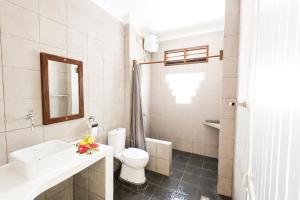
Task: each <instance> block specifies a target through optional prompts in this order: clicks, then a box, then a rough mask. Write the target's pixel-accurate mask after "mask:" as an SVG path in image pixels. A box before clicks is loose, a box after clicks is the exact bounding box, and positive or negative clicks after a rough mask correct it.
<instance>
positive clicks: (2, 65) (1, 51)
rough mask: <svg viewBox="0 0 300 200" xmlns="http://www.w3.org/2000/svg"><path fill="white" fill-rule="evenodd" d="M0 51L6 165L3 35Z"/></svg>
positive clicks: (0, 39)
mask: <svg viewBox="0 0 300 200" xmlns="http://www.w3.org/2000/svg"><path fill="white" fill-rule="evenodd" d="M1 28H2V27H1V23H0V30H1ZM0 49H1V55H0V56H1V71H2V77H1V78H2V95H3V115H4V116H3V120H4V140H5V160H6V163H7V161H8V147H7V131H6V129H7V126H6V107H5V98H4V93H5V89H4V70H3V69H4V68H3V45H2V33H0Z"/></svg>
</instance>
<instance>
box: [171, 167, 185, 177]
mask: <svg viewBox="0 0 300 200" xmlns="http://www.w3.org/2000/svg"><path fill="white" fill-rule="evenodd" d="M183 173H184V171H183V170H178V169H172V172H171V175H170V178H175V179H178V180H180V179H181V178H182V176H183Z"/></svg>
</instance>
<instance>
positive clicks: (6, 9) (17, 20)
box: [0, 0, 39, 41]
mask: <svg viewBox="0 0 300 200" xmlns="http://www.w3.org/2000/svg"><path fill="white" fill-rule="evenodd" d="M26 2H27V1H26ZM0 3H1V5H0V15H1V17H0V20H1V32H4V33H8V34H11V35H15V36H18V37H22V38H26V39H29V40H33V41H39V18H38V14H37V13H34V12H31V11H29V10H27V9H24V8H23V7H20V6H18V5H16V4H12V3H9V2H7V1H4V0H2V1H0ZM18 3H20V4H21V5H24V4H26V3H24V2H22V1H18ZM28 3H30V1H28ZM30 4H31V3H30Z"/></svg>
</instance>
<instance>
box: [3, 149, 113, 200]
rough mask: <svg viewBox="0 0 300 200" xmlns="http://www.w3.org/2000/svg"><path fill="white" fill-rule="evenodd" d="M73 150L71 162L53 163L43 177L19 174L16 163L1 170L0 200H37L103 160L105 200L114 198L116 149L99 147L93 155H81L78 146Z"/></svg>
mask: <svg viewBox="0 0 300 200" xmlns="http://www.w3.org/2000/svg"><path fill="white" fill-rule="evenodd" d="M72 149H73V150H74V151H73V150H72V151H69V155H64V156H67V157H68V159H67V160H66V162H65V163H64V164H63V165H56V164H55V163H53V162H49V163H48V164H49V166H51V167H52V168H51V170H49V171H48V172H47V173H43V174H42V175H39V176H33V177H31V178H30V177H27V178H26V177H24V176H21V175H18V173H16V169H14V167H13V163H8V164H6V165H3V166H1V167H0V199H1V200H2V199H3V200H33V199H34V198H35V197H37V196H38V195H39V194H41V193H42V192H44V191H46V190H47V189H49V188H51V187H53V186H55V185H57V184H58V183H60V182H62V181H64V180H66V179H68V178H70V177H72V176H73V175H75V174H77V173H78V172H80V171H82V170H83V169H85V168H87V167H89V166H91V165H92V164H94V163H96V162H97V161H99V160H101V159H105V177H104V178H105V199H107V200H112V199H113V149H112V147H110V146H107V145H102V144H100V146H99V151H96V152H94V153H93V154H92V155H86V154H82V155H80V154H77V153H76V147H75V146H74V147H72Z"/></svg>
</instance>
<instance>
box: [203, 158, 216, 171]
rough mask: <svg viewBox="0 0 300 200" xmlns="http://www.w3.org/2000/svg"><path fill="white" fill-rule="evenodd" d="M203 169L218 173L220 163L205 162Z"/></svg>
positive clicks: (213, 161) (214, 161)
mask: <svg viewBox="0 0 300 200" xmlns="http://www.w3.org/2000/svg"><path fill="white" fill-rule="evenodd" d="M203 168H204V169H209V170H214V171H218V161H217V160H210V161H209V160H204V162H203Z"/></svg>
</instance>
